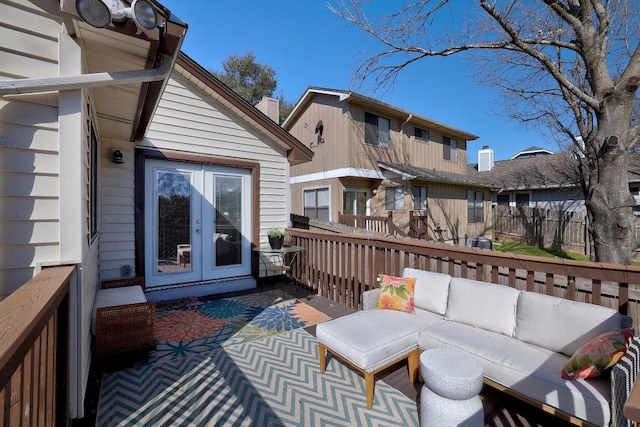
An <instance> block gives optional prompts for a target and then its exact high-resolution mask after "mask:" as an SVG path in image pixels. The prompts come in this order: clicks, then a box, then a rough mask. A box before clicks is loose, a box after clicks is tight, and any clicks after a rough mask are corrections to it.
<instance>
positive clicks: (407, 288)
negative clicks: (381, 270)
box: [378, 274, 416, 313]
mask: <svg viewBox="0 0 640 427" xmlns="http://www.w3.org/2000/svg"><path fill="white" fill-rule="evenodd" d="M415 287H416V278H415V277H394V276H387V275H386V274H381V275H380V294H379V295H380V296H379V298H378V309H381V310H399V311H405V312H407V313H415V310H414V305H413V304H414V297H413V292H414V289H415Z"/></svg>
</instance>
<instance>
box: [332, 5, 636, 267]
mask: <svg viewBox="0 0 640 427" xmlns="http://www.w3.org/2000/svg"><path fill="white" fill-rule="evenodd" d="M370 4H371V3H370V2H368V1H367V0H351V1H349V2H346V1H340V2H338V3H337V4H336V5H335V6H329V7H330V9H332V11H333V12H334V13H336V14H337V15H338V16H340V17H342V18H344V19H346V20H348V21H350V22H352V23H354V24H355V25H357V26H359V27H360V28H362V29H363V30H364V31H366V32H368V33H369V34H371V35H372V36H373V37H375V38H376V39H377V40H378V41H379V42H380V43H381V45H382V46H383V47H382V49H381V51H380V52H378V53H375V54H373V55H371V56H370V57H369V58H368V59H366V60H365V61H363V62H362V63H361V64H360V66H359V68H358V69H357V77H359V78H360V79H362V80H364V79H367V78H373V79H375V82H376V84H378V85H383V86H384V85H386V86H387V87H388V86H392V85H393V82H394V80H395V79H396V77H397V76H398V73H399V72H400V71H401V70H402V69H404V68H405V67H407V66H409V65H410V64H412V63H414V62H416V61H418V60H421V59H424V58H429V57H446V56H450V55H455V54H460V53H463V52H473V53H475V55H473V59H474V60H476V61H481V63H482V64H483V66H482V67H476V69H478V70H481V72H482V73H483V83H485V84H489V85H492V86H494V87H498V88H500V89H501V90H502V91H503V92H504V94H506V95H508V97H505V100H506V103H505V110H506V112H507V114H508V115H510V116H512V117H514V118H516V119H518V120H520V121H523V122H529V123H535V124H537V125H539V126H544V127H547V128H548V129H550V130H552V131H553V133H555V134H556V136H558V137H560V136H561V137H563V138H564V139H565V140H566V139H567V138H569V140H571V141H573V142H574V144H575V149H576V150H579V151H581V152H582V153H583V154H584V156H585V160H586V161H585V165H586V168H585V170H584V171H583V175H584V181H585V192H586V194H585V196H586V205H587V210H588V213H589V217H590V219H591V228H590V230H589V231H590V234H591V238H592V241H593V247H594V253H595V259H596V260H598V261H602V262H612V263H621V264H629V263H630V262H631V253H632V247H633V245H632V229H631V225H632V218H633V213H632V208H633V205H634V200H633V197H632V196H631V193H630V191H629V187H628V182H627V175H626V173H627V153H628V152H630V151H632V150H633V149H634V148H635V146H636V145H637V143H638V140H639V138H640V126H639V125H638V122H637V120H633V110H634V102H636V101H637V100H636V96H637V91H638V86H639V85H640V46H639V44H638V42H639V32H640V26H639V23H640V22H639V15H638V13H637V12H638V10H640V0H628V1H625V0H531V1H518V0H511V1H497V0H480V2H462V1H454V0H422V1H415V2H412V3H410V4H407V5H405V6H404V7H402V9H400V10H398V11H396V12H392V13H389V14H388V15H386V16H383V17H377V18H375V19H374V18H371V17H370V16H369V15H368V13H367V12H368V9H367V7H369V5H370ZM582 141H583V143H582Z"/></svg>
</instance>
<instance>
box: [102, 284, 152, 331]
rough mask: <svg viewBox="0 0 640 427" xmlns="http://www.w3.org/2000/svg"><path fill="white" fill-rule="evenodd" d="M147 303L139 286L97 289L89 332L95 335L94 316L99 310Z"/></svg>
mask: <svg viewBox="0 0 640 427" xmlns="http://www.w3.org/2000/svg"><path fill="white" fill-rule="evenodd" d="M140 302H147V298H146V297H145V296H144V291H143V290H142V287H141V286H122V287H120V288H108V289H99V290H98V292H97V293H96V300H95V302H94V304H93V313H92V314H91V332H92V333H93V334H94V335H95V334H96V315H97V313H98V309H99V308H103V307H113V306H116V305H126V304H136V303H140Z"/></svg>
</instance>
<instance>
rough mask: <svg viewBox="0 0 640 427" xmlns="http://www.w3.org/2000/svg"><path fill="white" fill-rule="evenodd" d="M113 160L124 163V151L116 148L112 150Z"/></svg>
mask: <svg viewBox="0 0 640 427" xmlns="http://www.w3.org/2000/svg"><path fill="white" fill-rule="evenodd" d="M111 161H112V162H113V163H124V156H123V155H122V151H120V150H118V149H115V150H113V151H112V152H111Z"/></svg>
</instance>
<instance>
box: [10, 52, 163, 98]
mask: <svg viewBox="0 0 640 427" xmlns="http://www.w3.org/2000/svg"><path fill="white" fill-rule="evenodd" d="M172 69H173V63H172V61H171V56H169V55H162V65H160V66H159V67H158V68H153V69H151V70H135V71H116V72H113V73H94V74H81V75H79V76H68V77H46V78H42V79H38V78H28V79H18V80H2V81H0V96H5V95H21V94H27V93H41V92H52V91H59V90H73V89H86V88H92V87H104V86H115V85H122V84H130V83H144V82H151V81H158V80H164V79H165V78H167V76H168V75H169V73H171V70H172Z"/></svg>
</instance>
